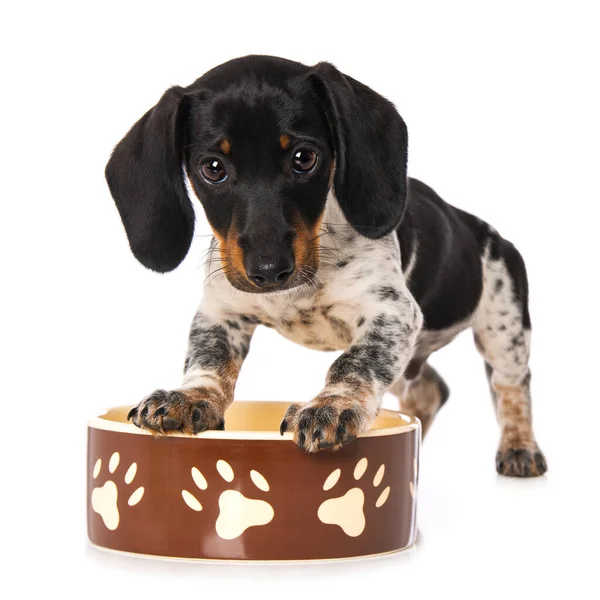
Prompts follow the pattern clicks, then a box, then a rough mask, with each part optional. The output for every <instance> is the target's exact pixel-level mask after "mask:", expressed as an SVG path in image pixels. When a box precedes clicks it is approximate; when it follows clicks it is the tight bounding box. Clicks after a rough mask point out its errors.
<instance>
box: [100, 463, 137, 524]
mask: <svg viewBox="0 0 600 600" xmlns="http://www.w3.org/2000/svg"><path fill="white" fill-rule="evenodd" d="M120 460H121V456H120V455H119V453H118V452H114V453H113V454H112V456H111V457H110V460H109V461H108V472H109V473H111V474H112V473H115V471H116V470H117V468H118V467H119V462H120ZM101 470H102V459H101V458H99V459H98V460H97V461H96V464H95V465H94V470H93V471H92V477H93V478H94V479H97V478H98V475H100V471H101ZM136 474H137V463H131V465H129V468H128V469H127V472H126V473H125V477H124V478H123V480H124V482H125V484H126V485H131V484H132V483H133V480H134V479H135V476H136ZM143 495H144V488H143V487H139V488H137V489H136V490H135V491H134V492H133V493H132V494H131V495H130V496H129V499H128V500H127V504H129V506H135V505H136V504H137V503H138V502H139V501H140V500H141V499H142V496H143ZM118 497H119V490H118V487H117V484H116V483H115V482H114V481H112V480H110V479H109V480H108V481H107V482H106V483H105V484H104V485H103V486H102V487H96V488H94V489H93V490H92V508H93V509H94V511H95V512H97V513H98V514H99V515H100V516H101V517H102V520H103V521H104V525H106V528H107V529H110V530H111V531H114V530H115V529H116V528H117V527H118V526H119V508H118V506H117V500H118Z"/></svg>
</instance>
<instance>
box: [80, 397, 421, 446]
mask: <svg viewBox="0 0 600 600" xmlns="http://www.w3.org/2000/svg"><path fill="white" fill-rule="evenodd" d="M235 402H236V403H255V404H262V403H269V404H270V403H279V404H286V405H289V404H292V402H283V401H279V400H236V401H235ZM129 408H133V405H119V406H111V407H110V408H107V409H106V410H105V411H104V412H103V413H102V414H100V415H98V416H97V417H94V418H92V419H89V420H88V423H87V425H88V427H89V428H90V429H100V430H104V431H114V432H117V433H127V434H134V435H150V436H151V435H153V434H152V433H151V432H150V431H147V430H145V429H140V428H139V427H137V426H135V425H134V424H133V423H123V422H120V421H112V420H109V419H104V418H102V417H103V416H104V415H106V414H107V413H108V412H109V411H112V410H119V409H129ZM380 412H383V413H385V414H386V416H389V417H390V418H398V419H399V420H400V421H401V422H400V423H399V424H398V425H396V426H393V427H381V428H377V429H369V430H368V431H365V432H363V433H361V434H359V436H358V437H359V438H370V437H380V436H387V435H398V434H402V433H407V432H409V431H414V430H415V429H419V430H420V429H421V422H420V421H419V419H418V418H416V417H412V416H410V415H407V414H406V413H402V412H400V411H397V410H393V409H389V408H382V409H381V411H380ZM165 437H174V438H188V439H208V440H272V441H285V440H293V438H294V434H293V433H292V432H289V431H287V432H285V433H284V434H283V435H282V434H280V433H279V431H273V430H264V431H250V430H243V429H238V430H229V431H228V430H225V431H215V430H210V431H203V432H201V433H197V434H195V435H190V434H186V433H180V432H173V433H169V434H168V436H165Z"/></svg>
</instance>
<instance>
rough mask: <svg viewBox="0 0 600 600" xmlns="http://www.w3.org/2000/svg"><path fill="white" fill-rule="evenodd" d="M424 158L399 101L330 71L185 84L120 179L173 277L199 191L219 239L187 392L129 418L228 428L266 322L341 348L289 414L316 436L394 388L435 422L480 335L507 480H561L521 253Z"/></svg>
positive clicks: (299, 433)
mask: <svg viewBox="0 0 600 600" xmlns="http://www.w3.org/2000/svg"><path fill="white" fill-rule="evenodd" d="M406 169H407V131H406V126H405V124H404V121H403V120H402V118H401V117H400V115H399V114H398V113H397V111H396V110H395V108H394V106H393V105H392V104H391V103H390V102H388V101H387V100H386V99H384V98H383V97H381V96H380V95H378V94H377V93H375V92H374V91H373V90H371V89H369V88H368V87H366V86H365V85H363V84H361V83H359V82H358V81H355V80H354V79H352V78H351V77H348V76H346V75H343V74H342V73H340V72H339V71H338V70H337V69H336V68H335V67H333V66H332V65H331V64H328V63H320V64H318V65H316V66H315V67H307V66H305V65H302V64H299V63H296V62H291V61H288V60H283V59H280V58H274V57H268V56H248V57H245V58H240V59H236V60H232V61H230V62H227V63H225V64H223V65H221V66H219V67H217V68H215V69H213V70H211V71H209V72H208V73H206V74H205V75H204V76H203V77H201V78H200V79H198V80H197V81H195V82H194V83H193V84H192V85H190V86H189V87H186V88H182V87H173V88H171V89H169V90H167V91H166V92H165V94H164V95H163V96H162V98H161V99H160V100H159V102H158V104H157V105H156V106H155V107H154V108H152V109H151V110H149V111H148V112H147V113H146V114H145V115H144V116H143V117H142V118H141V119H140V120H139V121H138V122H137V123H136V124H135V125H134V126H133V127H132V129H131V130H130V131H129V133H127V135H126V136H125V137H124V138H123V140H122V141H121V142H120V143H119V144H118V145H117V147H116V148H115V150H114V152H113V154H112V157H111V158H110V161H109V163H108V165H107V167H106V179H107V181H108V185H109V188H110V191H111V194H112V196H113V198H114V200H115V202H116V205H117V208H118V210H119V213H120V215H121V219H122V221H123V224H124V226H125V230H126V232H127V236H128V239H129V244H130V246H131V250H132V252H133V254H134V255H135V256H136V258H137V259H138V260H139V261H140V262H141V263H142V264H143V265H144V266H146V267H148V268H149V269H152V270H154V271H158V272H165V271H170V270H172V269H174V268H175V267H177V265H179V263H180V262H181V261H182V260H183V258H184V257H185V255H186V253H187V251H188V249H189V246H190V243H191V240H192V235H193V231H194V210H193V207H192V204H191V202H190V198H189V196H188V191H187V190H188V187H189V189H190V190H191V191H193V193H194V194H195V195H196V196H197V198H198V199H199V200H200V202H201V203H202V206H203V207H204V211H205V213H206V216H207V218H208V221H209V223H210V225H211V227H212V230H213V232H214V239H213V241H212V244H211V249H210V257H209V260H208V262H207V274H208V278H207V280H206V283H205V291H204V295H203V299H202V302H201V304H200V307H199V308H198V311H197V313H196V316H195V318H194V320H193V323H192V327H191V332H190V337H189V348H188V351H187V357H186V359H185V369H184V378H183V383H182V386H181V387H180V388H179V389H177V390H173V391H164V390H158V391H155V392H154V393H152V394H150V395H149V396H148V397H147V398H145V399H144V400H143V401H142V402H141V403H140V404H139V406H137V407H135V408H134V409H133V410H132V411H131V412H130V414H129V418H130V419H132V421H133V422H134V423H135V424H136V425H137V426H138V427H142V428H145V429H148V430H150V431H152V432H154V433H156V434H165V433H168V432H172V431H183V432H186V433H190V434H195V433H198V432H200V431H204V430H206V429H223V428H224V426H225V423H224V413H225V410H226V408H227V407H228V406H229V405H230V404H231V402H232V401H233V396H234V388H235V384H236V379H237V377H238V373H239V371H240V367H241V366H242V362H243V361H244V358H245V357H246V355H247V354H248V350H249V348H250V340H251V338H252V334H253V332H254V330H255V329H256V327H257V326H258V325H266V326H267V327H273V328H275V329H276V330H277V331H278V332H279V333H281V334H282V335H283V336H285V337H287V338H288V339H290V340H292V341H294V342H297V343H299V344H302V345H304V346H308V347H310V348H316V349H320V350H323V351H333V350H343V353H342V354H341V355H340V356H339V357H338V358H337V359H336V360H335V361H334V362H333V364H332V365H331V368H330V369H329V372H328V374H327V378H326V381H325V386H324V388H323V390H322V392H321V393H320V394H319V395H318V396H317V397H316V398H313V399H312V400H311V401H310V402H308V403H306V404H294V405H292V406H291V407H290V408H289V410H288V411H287V414H286V415H285V417H284V419H283V421H282V423H281V431H282V433H283V432H285V431H291V432H293V434H294V440H295V442H296V443H297V444H298V445H299V446H300V447H301V448H303V449H304V450H306V451H307V452H318V451H319V450H322V449H325V448H334V449H335V448H338V447H341V446H343V445H345V444H348V443H350V442H351V441H352V440H353V439H354V438H355V437H356V436H357V435H358V434H359V433H360V432H362V431H364V430H365V429H367V428H368V427H369V425H370V424H371V423H372V421H373V419H374V418H375V416H376V415H377V412H378V410H379V406H380V403H381V400H382V397H383V394H384V393H385V392H386V391H390V392H392V393H393V394H395V395H397V396H398V398H399V400H400V406H401V409H402V410H403V411H405V412H407V413H410V414H411V415H414V416H416V417H418V418H419V419H420V420H421V422H422V425H423V431H424V432H425V431H427V429H428V428H429V426H430V424H431V421H432V419H433V417H434V415H435V413H436V412H437V411H438V410H439V408H440V407H441V406H442V405H443V404H444V402H445V401H446V399H447V398H448V388H447V386H446V384H445V383H444V381H443V380H442V378H441V377H440V376H439V375H438V374H437V373H436V371H435V370H434V369H433V368H432V367H431V366H430V365H429V364H427V359H428V357H429V356H430V354H431V353H432V352H435V351H436V350H438V349H439V348H441V347H442V346H445V345H446V344H448V343H449V342H450V341H451V340H452V339H453V338H454V337H455V336H456V335H457V334H458V333H459V332H460V331H462V330H464V329H466V328H468V327H470V328H472V329H473V331H474V336H475V342H476V345H477V348H478V350H479V352H480V353H481V355H482V357H483V359H484V361H485V367H486V371H487V374H488V378H489V382H490V387H491V391H492V396H493V400H494V404H495V407H496V413H497V417H498V421H499V424H500V429H501V439H500V446H499V449H498V453H497V457H496V468H497V470H498V472H499V473H501V474H503V475H510V476H519V477H527V476H535V475H541V474H542V473H544V472H545V471H546V462H545V460H544V457H543V455H542V453H541V452H540V449H539V448H538V445H537V443H536V441H535V437H534V434H533V430H532V422H531V397H530V393H529V384H530V371H529V367H528V358H529V348H530V338H531V322H530V318H529V311H528V306H527V278H526V272H525V266H524V263H523V260H522V258H521V256H520V255H519V253H518V252H517V250H516V249H515V248H514V246H513V245H512V244H511V243H510V242H507V241H506V240H504V239H503V238H502V237H500V235H499V234H498V233H497V232H496V231H495V230H494V229H493V228H492V227H490V226H489V225H487V224H486V223H484V222H483V221H481V220H479V219H478V218H476V217H474V216H471V215H469V214H467V213H465V212H463V211H461V210H459V209H457V208H454V207H452V206H450V205H449V204H447V203H445V202H444V201H443V200H442V199H441V198H440V197H439V196H437V194H436V193H435V192H434V191H433V190H431V189H430V188H429V187H427V186H426V185H424V184H423V183H420V182H419V181H416V180H414V179H409V178H408V177H407V173H406ZM188 184H189V186H188Z"/></svg>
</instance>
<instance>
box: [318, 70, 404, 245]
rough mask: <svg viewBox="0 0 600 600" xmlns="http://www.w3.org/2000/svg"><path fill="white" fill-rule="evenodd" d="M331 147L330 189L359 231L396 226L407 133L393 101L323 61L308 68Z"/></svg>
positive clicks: (380, 231)
mask: <svg viewBox="0 0 600 600" xmlns="http://www.w3.org/2000/svg"><path fill="white" fill-rule="evenodd" d="M311 76H312V78H313V82H314V86H315V89H316V92H317V95H318V97H319V99H320V100H321V102H322V103H323V104H324V107H325V113H326V115H327V120H328V123H329V127H330V130H331V135H332V138H333V145H334V150H335V161H336V163H335V179H334V189H335V194H336V197H337V199H338V202H339V203H340V207H341V209H342V211H343V213H344V216H345V217H346V219H348V222H349V223H350V224H351V225H352V226H353V227H354V228H355V229H356V230H357V231H358V232H359V233H361V234H362V235H364V236H366V237H369V238H374V239H376V238H379V237H382V236H384V235H386V234H388V233H390V231H392V230H393V229H394V228H395V227H397V225H398V223H399V222H400V219H401V218H402V214H403V211H404V207H405V204H406V191H407V180H406V163H407V146H408V135H407V131H406V125H405V124H404V121H403V120H402V118H401V117H400V115H399V114H398V112H397V111H396V109H395V107H394V105H393V104H392V103H391V102H389V101H388V100H386V99H385V98H383V97H382V96H380V95H379V94H377V93H376V92H374V91H373V90H371V89H370V88H368V87H367V86H365V85H363V84H362V83H359V82H358V81H355V80H354V79H352V78H351V77H348V76H346V75H343V74H342V73H340V71H338V70H337V69H336V68H335V67H334V66H333V65H331V64H329V63H319V64H318V65H316V66H315V67H314V69H313V70H312V73H311Z"/></svg>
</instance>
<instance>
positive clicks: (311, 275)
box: [225, 265, 318, 295]
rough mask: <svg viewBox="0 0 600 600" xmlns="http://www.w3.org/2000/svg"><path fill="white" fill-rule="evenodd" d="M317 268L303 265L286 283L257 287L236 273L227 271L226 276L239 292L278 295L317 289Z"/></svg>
mask: <svg viewBox="0 0 600 600" xmlns="http://www.w3.org/2000/svg"><path fill="white" fill-rule="evenodd" d="M316 269H317V267H316V266H310V265H302V266H300V267H299V268H297V269H294V272H293V273H292V275H291V276H290V277H289V278H288V279H287V281H286V282H285V283H282V284H278V283H270V284H264V285H257V284H255V283H253V282H251V281H248V279H247V278H246V277H244V276H243V275H242V274H240V273H238V272H235V271H225V276H226V277H227V280H228V281H229V283H230V284H231V285H232V286H233V287H234V288H235V289H237V290H240V291H242V292H247V293H251V294H264V295H269V294H278V293H286V292H291V291H293V290H299V289H301V288H303V287H306V288H307V289H313V290H316V289H317V287H318V286H317V282H318V275H317V271H316Z"/></svg>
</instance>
